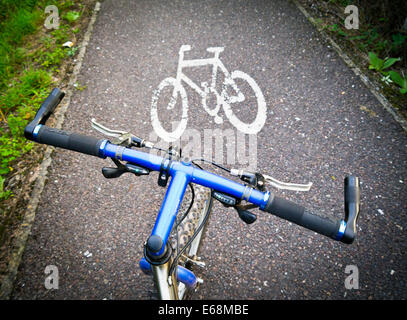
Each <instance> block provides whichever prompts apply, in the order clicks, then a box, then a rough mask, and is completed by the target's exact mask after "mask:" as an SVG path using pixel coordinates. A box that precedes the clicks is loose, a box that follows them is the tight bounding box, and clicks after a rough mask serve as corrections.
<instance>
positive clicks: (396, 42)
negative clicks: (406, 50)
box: [391, 33, 407, 51]
mask: <svg viewBox="0 0 407 320" xmlns="http://www.w3.org/2000/svg"><path fill="white" fill-rule="evenodd" d="M391 38H392V40H393V42H392V50H393V51H395V50H399V49H400V48H401V47H402V46H403V44H404V42H405V41H406V39H407V35H403V34H401V33H396V34H393V35H392V36H391Z"/></svg>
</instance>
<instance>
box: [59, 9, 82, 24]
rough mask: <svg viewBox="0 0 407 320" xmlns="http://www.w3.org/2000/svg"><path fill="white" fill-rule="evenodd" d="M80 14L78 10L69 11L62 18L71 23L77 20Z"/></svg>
mask: <svg viewBox="0 0 407 320" xmlns="http://www.w3.org/2000/svg"><path fill="white" fill-rule="evenodd" d="M80 16H81V13H80V12H78V11H69V12H67V13H66V14H65V15H64V16H63V18H64V19H65V20H66V21H68V22H69V23H72V22H74V21H76V20H78V19H79V17H80Z"/></svg>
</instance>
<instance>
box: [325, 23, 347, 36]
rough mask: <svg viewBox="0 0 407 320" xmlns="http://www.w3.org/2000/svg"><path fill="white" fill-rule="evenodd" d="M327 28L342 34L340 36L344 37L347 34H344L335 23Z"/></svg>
mask: <svg viewBox="0 0 407 320" xmlns="http://www.w3.org/2000/svg"><path fill="white" fill-rule="evenodd" d="M329 30H330V31H332V32H336V33H337V34H339V35H340V36H342V37H346V36H347V34H346V33H345V32H344V31H343V30H342V29H341V28H339V26H338V25H337V24H336V23H335V24H333V25H332V26H331V27H330V28H329Z"/></svg>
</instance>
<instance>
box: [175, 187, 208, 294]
mask: <svg viewBox="0 0 407 320" xmlns="http://www.w3.org/2000/svg"><path fill="white" fill-rule="evenodd" d="M194 190H195V201H194V204H193V205H192V207H191V210H190V211H189V213H188V215H187V216H186V217H185V219H183V221H182V223H181V224H180V225H179V226H178V230H174V232H177V233H178V241H179V242H178V246H179V249H181V248H183V247H184V246H185V245H187V243H188V242H189V240H190V239H191V238H192V236H193V235H194V233H195V232H196V231H197V229H198V227H199V226H200V225H201V224H202V223H205V224H204V225H203V227H202V228H201V230H200V231H199V233H198V234H197V235H196V236H195V238H194V240H193V241H192V242H191V244H189V245H188V247H187V248H186V250H185V251H184V254H183V255H182V257H181V258H180V259H179V260H178V264H179V265H181V266H183V267H185V268H187V269H190V270H191V271H195V270H196V271H199V269H198V268H194V264H193V263H191V260H189V259H192V260H195V259H197V258H198V254H199V249H200V247H201V244H202V241H203V239H204V235H205V229H206V226H207V224H208V219H209V215H210V212H211V209H212V196H211V190H210V189H208V188H205V187H202V186H200V185H194ZM187 198H188V197H187ZM187 198H186V199H185V200H187V201H185V202H184V203H185V204H188V199H187ZM205 217H206V221H205ZM172 244H173V247H174V248H176V247H177V246H176V234H174V237H173V238H172ZM174 251H176V250H174ZM197 285H199V284H197ZM191 294H192V291H191V290H189V289H188V288H187V287H186V286H185V285H184V284H183V283H181V282H178V297H179V299H180V300H184V299H188V298H190V296H191Z"/></svg>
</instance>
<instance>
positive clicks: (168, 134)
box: [151, 45, 267, 142]
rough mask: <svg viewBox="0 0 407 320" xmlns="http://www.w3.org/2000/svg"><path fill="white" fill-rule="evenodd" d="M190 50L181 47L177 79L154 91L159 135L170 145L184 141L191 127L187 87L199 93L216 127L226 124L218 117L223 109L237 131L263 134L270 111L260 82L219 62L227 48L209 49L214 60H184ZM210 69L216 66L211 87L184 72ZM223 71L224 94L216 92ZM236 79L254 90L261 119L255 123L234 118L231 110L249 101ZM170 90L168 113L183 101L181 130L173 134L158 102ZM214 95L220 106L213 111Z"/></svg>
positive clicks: (155, 124)
mask: <svg viewBox="0 0 407 320" xmlns="http://www.w3.org/2000/svg"><path fill="white" fill-rule="evenodd" d="M189 50H191V46H189V45H182V46H181V48H180V50H179V60H178V68H177V75H176V77H175V78H173V77H168V78H166V79H164V80H163V81H161V83H160V84H159V85H158V88H157V89H156V90H154V91H153V96H152V103H151V123H152V126H153V128H154V131H155V132H156V133H157V135H158V136H159V137H160V138H161V139H163V140H165V141H167V142H174V141H176V140H178V139H179V138H180V137H181V135H182V133H183V132H184V131H185V129H186V127H187V123H188V109H189V107H188V97H187V93H186V90H185V87H184V84H186V85H188V86H189V87H190V88H192V89H193V90H194V91H195V92H197V93H198V94H199V95H200V96H201V99H202V106H203V108H204V110H205V111H206V112H207V113H208V114H209V115H210V116H212V117H214V121H215V123H217V124H220V123H222V122H223V118H222V117H221V116H220V115H219V114H218V113H219V110H220V108H221V107H222V108H223V111H224V112H225V115H226V117H227V119H228V120H229V121H230V123H231V124H232V125H233V126H234V127H236V129H238V130H239V131H241V132H243V133H245V134H256V133H257V132H259V131H260V130H261V129H262V128H263V126H264V124H265V122H266V117H267V112H266V108H267V107H266V101H265V99H264V96H263V93H262V92H261V89H260V87H259V86H258V85H257V83H256V81H254V79H253V78H252V77H250V76H249V75H248V74H246V73H244V72H243V71H240V70H234V71H233V72H231V73H230V72H229V71H228V70H227V69H226V67H225V66H224V64H223V63H222V61H221V60H220V59H219V54H220V53H221V52H222V51H223V50H224V48H223V47H210V48H207V49H206V50H207V51H208V52H210V53H213V54H214V56H213V57H212V58H207V59H193V60H184V53H185V52H186V51H189ZM207 65H210V66H212V77H211V82H210V84H209V85H208V83H207V82H202V83H201V85H200V86H198V85H197V84H196V83H194V82H193V81H192V80H191V79H190V78H189V77H188V76H186V75H185V74H184V73H183V71H182V69H183V68H184V67H202V66H207ZM219 71H220V72H222V73H223V74H224V79H225V80H224V82H223V84H222V91H221V92H220V93H219V92H218V91H217V89H216V79H217V75H218V72H219ZM236 79H240V80H243V81H245V82H246V83H247V84H248V85H249V87H250V88H251V89H252V90H253V92H254V95H255V97H256V102H257V115H256V118H255V120H254V121H253V122H251V123H245V122H243V121H241V120H240V119H239V118H238V117H237V115H236V114H234V113H233V111H232V107H231V106H232V105H233V104H234V103H238V102H243V101H245V99H246V98H245V95H244V93H242V92H241V90H240V89H239V88H238V86H237V84H236V82H235V80H236ZM166 87H170V88H172V95H171V97H170V100H169V102H168V104H167V109H168V110H172V109H174V107H175V105H176V103H177V101H180V102H181V104H182V115H181V120H180V122H179V123H178V126H177V127H176V128H175V129H173V131H167V130H165V129H164V128H163V126H162V124H161V122H160V120H159V118H158V99H159V97H160V94H161V92H162V90H163V89H164V88H166ZM230 88H232V89H233V92H234V95H232V96H231V95H230V94H228V89H230ZM211 93H213V94H215V96H216V106H215V108H213V109H210V108H208V106H207V103H206V101H207V98H208V97H209V94H211Z"/></svg>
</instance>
